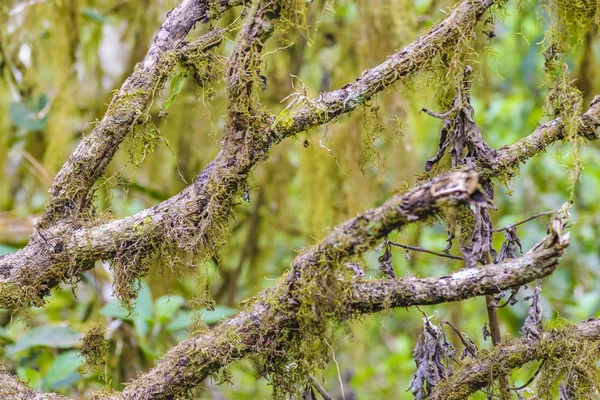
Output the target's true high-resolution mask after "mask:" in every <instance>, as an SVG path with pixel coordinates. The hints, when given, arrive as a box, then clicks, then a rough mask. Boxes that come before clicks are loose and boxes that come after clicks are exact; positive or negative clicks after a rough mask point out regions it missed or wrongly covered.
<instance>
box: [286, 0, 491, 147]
mask: <svg viewBox="0 0 600 400" xmlns="http://www.w3.org/2000/svg"><path fill="white" fill-rule="evenodd" d="M494 4H498V5H499V6H502V5H503V2H499V1H495V0H464V1H462V2H460V3H459V4H458V5H457V6H456V7H455V8H454V10H453V11H452V13H451V14H450V15H449V16H448V17H447V18H446V19H444V20H443V21H442V22H440V23H438V24H437V25H435V26H434V27H433V28H431V29H430V30H429V31H428V32H427V33H426V34H425V35H423V36H421V37H420V38H419V39H417V40H416V41H415V42H414V43H412V44H410V45H408V46H406V47H405V48H403V49H402V50H399V51H398V52H396V53H394V54H392V55H391V56H390V57H389V58H388V59H387V60H386V61H385V62H384V63H382V64H380V65H378V66H376V67H374V68H372V69H370V70H366V71H364V72H363V74H362V75H361V76H360V77H359V78H358V79H356V80H355V81H354V82H351V83H348V84H347V85H345V86H344V87H342V88H341V89H338V90H333V91H330V92H324V93H321V94H320V95H319V97H318V98H316V99H314V100H311V101H307V102H305V103H304V105H303V106H301V107H299V108H298V109H296V110H293V111H292V112H291V113H290V117H291V119H292V120H293V124H291V125H290V126H285V127H284V126H278V127H277V129H276V131H277V136H278V137H279V138H280V139H281V138H284V137H288V136H291V135H294V134H296V133H298V132H302V131H305V130H308V129H309V128H311V127H314V126H318V125H322V124H325V123H327V122H329V121H331V120H333V119H334V118H336V117H337V116H339V115H341V114H344V113H348V112H350V111H352V110H354V109H355V108H356V107H358V106H359V105H361V104H363V103H364V102H365V101H368V100H369V99H370V98H371V97H373V96H374V95H376V94H377V93H378V92H380V91H382V90H384V89H386V88H388V87H390V86H391V85H393V84H394V83H395V82H397V81H398V80H402V79H405V78H406V77H408V76H410V75H412V74H414V73H419V72H422V71H424V70H427V69H429V68H430V66H431V63H432V61H433V60H434V59H435V56H436V55H438V54H441V53H443V52H444V51H448V50H449V49H454V48H457V47H460V42H461V40H462V38H464V37H468V36H469V35H470V32H471V31H472V30H473V29H474V27H475V25H476V24H477V22H478V21H479V19H480V18H481V16H482V15H483V13H484V12H485V11H486V10H487V9H489V8H490V7H491V6H493V5H494Z"/></svg>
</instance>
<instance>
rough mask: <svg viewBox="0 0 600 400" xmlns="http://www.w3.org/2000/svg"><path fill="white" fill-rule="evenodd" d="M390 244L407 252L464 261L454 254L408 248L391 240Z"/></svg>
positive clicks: (413, 247) (420, 248)
mask: <svg viewBox="0 0 600 400" xmlns="http://www.w3.org/2000/svg"><path fill="white" fill-rule="evenodd" d="M388 243H389V244H391V245H392V246H396V247H402V248H403V249H406V250H412V251H420V252H421V253H428V254H433V255H434V256H438V257H445V258H451V259H452V260H462V259H463V258H462V257H458V256H453V255H452V254H446V253H439V252H437V251H433V250H427V249H424V248H422V247H415V246H408V245H405V244H400V243H396V242H391V241H389V240H388Z"/></svg>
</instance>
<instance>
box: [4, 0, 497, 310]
mask: <svg viewBox="0 0 600 400" xmlns="http://www.w3.org/2000/svg"><path fill="white" fill-rule="evenodd" d="M221 3H223V4H221ZM239 3H241V2H240V1H231V2H219V3H218V4H219V5H220V6H221V8H224V7H227V6H231V5H235V4H239ZM492 3H494V2H493V1H472V0H465V1H463V2H462V3H460V4H459V5H458V6H457V8H456V9H455V10H454V12H453V13H452V14H451V15H450V16H449V17H448V18H447V19H446V20H445V21H444V22H442V23H440V24H438V25H437V26H436V27H434V28H433V29H432V30H431V31H430V32H429V33H427V34H425V35H424V36H423V37H421V38H419V39H418V40H417V41H416V42H415V43H414V44H413V45H411V46H408V47H407V48H405V49H404V50H403V51H401V52H399V53H397V54H396V55H394V56H393V57H391V58H390V59H389V60H388V61H386V62H384V63H383V64H381V65H380V66H378V67H375V68H374V69H373V70H371V72H369V73H368V74H365V76H363V78H365V79H366V77H377V76H380V75H381V77H385V79H384V78H381V79H379V80H377V79H375V80H372V79H371V78H369V79H367V80H365V79H363V78H361V79H359V80H358V81H357V82H355V83H353V84H350V85H349V86H347V87H353V88H359V87H363V84H366V83H367V81H368V82H369V83H368V84H366V86H365V87H366V88H368V89H365V90H366V92H364V93H374V92H376V91H381V90H383V89H384V88H385V87H386V86H385V85H384V84H383V83H385V84H390V83H391V81H389V80H388V77H389V76H392V75H396V74H397V73H400V72H402V71H404V72H402V74H404V76H405V75H406V74H408V73H412V72H415V71H417V70H419V69H421V70H424V69H427V68H429V67H430V65H429V63H428V62H427V61H426V60H423V59H422V56H423V55H425V53H426V50H427V49H430V50H431V49H432V51H433V52H434V53H435V52H436V51H440V49H441V48H442V47H443V46H444V43H447V40H451V39H448V36H451V37H454V40H458V38H459V37H460V36H461V35H463V34H466V33H467V32H470V31H471V29H472V27H473V25H474V24H475V22H476V20H477V18H479V17H480V15H481V13H482V12H483V11H484V10H485V9H487V8H488V7H490V6H491V4H492ZM182 4H183V5H181V6H178V7H184V5H185V7H193V5H190V2H183V3H182ZM194 4H196V3H194ZM201 4H204V3H201ZM198 7H203V6H202V5H198ZM286 7H289V5H286ZM194 10H195V11H194V12H192V11H190V10H187V9H185V10H179V9H178V8H177V9H176V10H174V11H173V12H172V13H171V14H170V15H169V19H168V21H171V22H166V23H165V24H166V25H165V26H167V25H168V26H171V25H170V24H172V23H174V22H173V21H179V19H177V18H183V20H184V21H188V19H187V18H189V17H190V16H191V17H192V19H194V18H196V17H197V15H198V13H199V12H200V11H198V10H196V9H194ZM205 10H208V9H205ZM210 10H212V8H210ZM206 12H209V11H206ZM210 12H212V11H210ZM210 12H209V14H207V15H213V14H210ZM255 12H257V11H255ZM263 12H264V13H268V12H272V11H267V10H266V9H265V10H263ZM183 14H186V15H185V16H184V15H183ZM194 15H196V17H194ZM271 22H272V21H270V20H269V23H271ZM181 23H183V22H181ZM461 24H464V25H465V26H464V27H462V26H461ZM177 26H179V25H177ZM186 26H187V25H186ZM248 26H252V23H249V25H248ZM163 28H164V27H163ZM178 29H179V28H178ZM257 29H258V28H257ZM260 29H263V28H260ZM165 34H166V28H164V29H161V31H159V33H158V35H157V37H161V38H162V36H164V35H165ZM181 34H182V33H181ZM178 35H180V34H178ZM163 39H164V38H163ZM163 39H160V40H159V39H157V41H156V43H162V44H160V45H159V46H158V45H157V46H158V47H157V49H155V50H151V51H150V52H149V56H148V57H150V60H155V61H148V62H146V61H144V62H142V63H141V66H140V67H138V69H139V68H142V67H144V66H145V67H144V68H149V70H148V71H145V72H144V71H141V70H136V72H134V75H132V76H133V77H135V76H137V75H136V74H142V75H143V76H142V77H140V80H139V83H140V84H141V83H144V82H145V83H144V84H149V82H150V81H148V79H153V81H152V82H154V83H156V82H157V79H159V77H160V76H162V75H161V71H162V69H161V68H158V67H157V63H158V60H160V59H161V57H167V56H165V54H166V53H165V52H166V47H165V46H166V44H165V43H163V42H164V40H166V39H164V40H163ZM180 41H181V38H180V39H173V40H171V41H168V43H170V46H172V47H173V46H177V45H178V43H180ZM156 43H155V44H156ZM179 45H181V44H179ZM156 52H158V53H156ZM155 53H156V54H155ZM167 58H169V57H167ZM393 60H395V61H393ZM418 60H421V61H418ZM402 65H404V66H402ZM406 68H408V69H406ZM160 79H162V78H160ZM132 82H138V80H136V79H134V78H130V79H129V80H128V82H126V83H125V84H124V88H122V89H121V91H120V94H118V95H117V97H116V98H115V100H114V101H113V104H112V105H111V106H110V107H109V111H108V113H107V115H106V117H105V118H104V119H103V120H102V122H101V123H100V124H99V125H98V126H97V127H96V129H95V130H94V132H95V133H94V132H93V133H92V134H90V136H88V137H86V139H85V140H84V141H83V142H82V144H80V146H79V147H78V149H77V150H76V151H75V153H74V154H73V155H72V156H71V158H70V160H69V161H68V162H67V164H66V165H67V166H66V167H65V168H63V171H62V172H61V173H59V176H58V177H57V181H56V182H57V183H56V184H55V185H54V189H53V194H52V200H51V202H50V206H49V207H48V212H47V213H46V216H45V217H44V218H42V222H40V223H39V224H38V229H37V231H36V232H35V233H34V234H33V235H32V239H31V241H30V243H29V244H28V246H26V247H25V248H24V249H23V250H21V251H19V252H17V253H15V254H11V255H8V256H4V257H0V306H2V307H6V308H15V307H27V306H30V305H41V304H43V297H44V296H45V295H47V294H48V293H49V291H50V289H51V288H52V287H54V286H56V285H57V284H58V283H60V282H63V281H67V280H71V279H73V278H74V277H76V276H77V275H78V274H79V273H81V272H83V271H85V270H88V269H90V268H92V266H93V265H94V262H95V261H96V260H115V265H117V266H119V265H121V266H125V267H123V268H120V270H121V271H126V272H127V274H128V275H120V274H117V278H118V279H119V282H118V284H117V287H119V288H123V287H125V290H127V286H128V285H129V286H130V285H133V284H134V281H135V280H136V279H137V278H139V277H140V276H143V275H144V273H145V271H146V269H145V268H147V264H144V262H145V260H147V259H148V258H149V257H150V256H151V255H152V254H154V252H155V251H156V250H157V249H163V248H164V247H165V246H167V247H168V246H171V247H170V249H171V250H174V251H179V249H182V250H186V251H190V252H194V253H197V254H198V255H200V256H207V255H210V254H211V253H212V252H213V251H214V250H215V249H216V248H218V247H219V246H220V244H222V241H223V240H224V237H225V236H226V234H227V229H228V226H229V220H230V217H231V212H232V208H233V204H234V202H235V200H236V198H237V196H238V195H239V193H240V192H241V189H243V188H244V187H245V185H246V182H247V178H248V174H249V173H250V171H251V170H252V168H254V167H255V166H256V165H257V164H258V163H260V162H262V161H264V160H266V158H267V156H268V152H269V150H270V149H271V147H272V146H273V145H274V144H275V143H277V142H279V141H280V140H281V138H282V136H280V134H281V133H284V134H285V135H288V134H291V133H292V132H291V131H287V133H286V132H279V130H278V128H276V129H274V130H273V129H271V127H270V125H271V124H270V123H271V122H272V121H269V120H268V119H269V118H267V121H264V123H262V124H256V126H254V125H253V128H252V129H253V131H252V132H244V131H239V132H238V133H237V134H228V135H226V138H225V141H224V144H223V148H222V150H221V151H220V152H219V154H218V155H217V156H216V157H215V159H214V160H213V161H212V162H211V163H210V164H209V165H208V166H207V167H206V168H205V170H204V171H203V172H202V173H201V174H200V175H199V176H198V177H197V179H196V181H195V182H194V184H192V185H190V186H188V187H187V188H185V189H184V190H183V191H182V192H180V193H179V194H177V195H176V196H174V197H172V198H170V199H168V200H166V201H164V202H162V203H160V204H158V205H156V206H155V207H152V208H150V209H147V210H144V211H142V212H140V213H138V214H136V215H133V216H130V217H127V218H124V219H121V220H116V221H111V222H108V223H105V224H101V225H97V226H89V224H90V223H89V222H88V223H87V224H85V225H86V226H83V225H80V224H79V223H78V222H76V223H65V224H52V226H49V225H48V224H47V223H46V222H48V221H51V220H53V219H54V218H55V217H59V216H65V215H67V214H69V215H72V216H73V217H75V216H77V215H79V213H80V211H81V209H82V207H84V208H85V205H87V204H88V203H89V200H90V198H89V197H88V195H89V194H90V191H89V187H90V186H89V185H90V181H93V180H95V179H96V178H97V177H98V176H99V174H101V173H102V171H103V170H104V167H105V166H106V164H108V161H109V160H110V158H111V157H112V155H113V154H114V151H115V150H116V146H118V144H119V143H120V142H121V140H122V139H123V137H124V135H125V134H126V133H127V131H128V130H129V129H130V128H131V124H132V123H133V121H134V120H135V116H133V114H131V112H132V111H131V107H130V106H131V103H132V101H133V103H134V106H135V105H136V104H137V105H138V106H140V107H138V106H135V107H133V108H136V109H138V110H144V107H142V106H143V105H144V104H147V101H149V97H147V96H149V95H150V94H148V93H147V92H148V91H146V90H141V91H140V90H138V89H139V88H140V87H139V86H136V89H135V90H134V89H133V87H132V85H134V84H133V83H132ZM361 82H362V83H361ZM377 82H379V83H377ZM136 85H137V83H136ZM134 86H135V85H134ZM132 90H133V92H131V93H130V91H132ZM340 90H341V91H342V92H344V93H346V92H345V91H346V90H347V89H340ZM361 90H362V89H361ZM342 92H336V93H338V95H339V93H342ZM348 93H349V92H348ZM348 93H346V94H345V95H344V96H346V95H347V94H348ZM361 93H362V92H361ZM338 95H332V96H333V97H331V96H325V97H323V99H325V98H332V99H333V98H334V97H336V96H338ZM128 96H129V97H128ZM119 99H126V100H127V103H128V104H127V106H126V107H125V109H124V110H121V111H119V110H117V108H118V107H117V105H118V104H119V103H120V102H122V101H121V100H119ZM318 101H319V102H321V100H318ZM326 103H327V102H325V103H323V104H324V105H326ZM319 104H321V103H319ZM331 104H332V107H333V105H334V103H331ZM319 107H321V105H320V106H319ZM334 108H335V107H333V108H332V109H331V110H326V113H325V114H327V115H334V114H335V113H336V111H335V109H334ZM310 109H312V107H310ZM307 110H308V108H307ZM344 110H346V109H344ZM121 112H125V114H126V115H125V116H121ZM130 114H131V115H130ZM338 114H339V113H338ZM127 115H129V117H127ZM132 118H133V119H132ZM303 118H304V117H303ZM305 119H306V118H305ZM301 120H302V118H301ZM328 120H329V119H327V121H328ZM123 121H129V122H128V123H127V124H122V122H123ZM327 121H326V120H320V122H319V121H317V122H315V123H324V122H327ZM128 124H129V125H128ZM295 124H296V123H295ZM313 125H314V124H313ZM313 125H310V126H313ZM295 126H296V125H295ZM257 127H258V128H257ZM307 127H309V125H306V124H303V125H302V126H300V125H297V126H296V128H300V129H305V128H307ZM255 128H257V129H258V131H255V130H254V129H255ZM260 129H262V131H261V130H260ZM77 166H79V167H77ZM75 167H77V168H75ZM78 168H81V169H83V170H82V171H78ZM78 180H81V182H79V181H78ZM73 185H74V186H73ZM73 187H74V188H75V191H73V190H71V188H73ZM73 193H75V197H76V198H77V199H78V200H77V201H75V202H74V201H73V199H72V195H73ZM65 212H68V213H67V214H65ZM61 218H62V217H61ZM44 221H45V222H44ZM117 272H118V271H117ZM130 296H131V295H129V294H123V297H124V298H125V299H127V298H128V297H130Z"/></svg>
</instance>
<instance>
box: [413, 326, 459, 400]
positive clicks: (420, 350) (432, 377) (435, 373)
mask: <svg viewBox="0 0 600 400" xmlns="http://www.w3.org/2000/svg"><path fill="white" fill-rule="evenodd" d="M443 342H446V343H447V344H445V345H443V344H442V343H443ZM450 345H451V344H450ZM450 345H449V344H448V342H447V341H446V338H445V335H444V334H443V330H442V328H441V327H436V326H434V325H432V324H431V323H430V322H429V319H428V318H427V317H426V318H423V331H422V332H421V334H420V335H419V339H418V341H417V345H416V346H415V349H414V351H413V356H414V358H415V363H416V365H417V371H416V372H415V373H414V374H413V377H412V379H411V381H410V385H409V387H408V390H412V393H413V395H414V396H415V399H416V400H422V399H425V398H427V397H428V396H429V394H431V392H432V391H433V389H434V388H435V386H436V385H437V384H438V383H439V381H440V380H441V379H442V378H444V377H446V374H447V366H445V365H444V360H445V359H446V360H447V358H448V355H449V354H452V356H453V353H452V351H453V350H454V347H453V346H452V347H450ZM445 349H446V350H445ZM447 365H449V364H447Z"/></svg>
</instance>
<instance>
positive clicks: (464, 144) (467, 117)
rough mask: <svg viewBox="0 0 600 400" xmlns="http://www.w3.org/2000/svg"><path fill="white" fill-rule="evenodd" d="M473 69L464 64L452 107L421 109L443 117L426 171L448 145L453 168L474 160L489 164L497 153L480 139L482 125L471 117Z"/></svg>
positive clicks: (469, 163)
mask: <svg viewBox="0 0 600 400" xmlns="http://www.w3.org/2000/svg"><path fill="white" fill-rule="evenodd" d="M472 71H473V70H472V69H471V67H469V66H467V67H466V68H465V72H464V75H463V82H462V85H461V86H462V87H461V88H460V89H457V90H456V95H455V97H454V103H453V105H452V109H450V110H449V111H448V112H445V113H442V114H438V113H435V112H433V111H430V110H428V109H425V108H424V109H423V110H422V111H424V112H425V113H427V114H428V115H430V116H432V117H434V118H438V119H442V120H444V125H443V126H442V129H441V132H440V140H439V142H438V150H437V153H436V154H435V156H434V157H433V158H431V159H429V160H427V162H426V163H425V170H426V171H428V172H429V171H430V170H431V168H432V167H433V166H434V165H435V164H437V163H438V162H439V160H441V159H442V157H443V156H444V154H445V152H446V149H447V148H448V147H449V146H450V157H451V159H452V167H453V168H456V167H458V166H460V165H471V164H474V162H475V161H480V162H484V163H485V164H489V163H491V162H492V161H493V160H494V158H495V157H496V151H495V150H494V149H493V148H491V147H490V146H488V144H487V143H486V142H485V141H484V140H483V137H482V135H481V129H479V126H477V124H476V123H475V121H474V120H473V114H474V110H473V107H472V106H471V102H470V96H471V73H472ZM465 150H466V154H465Z"/></svg>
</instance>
